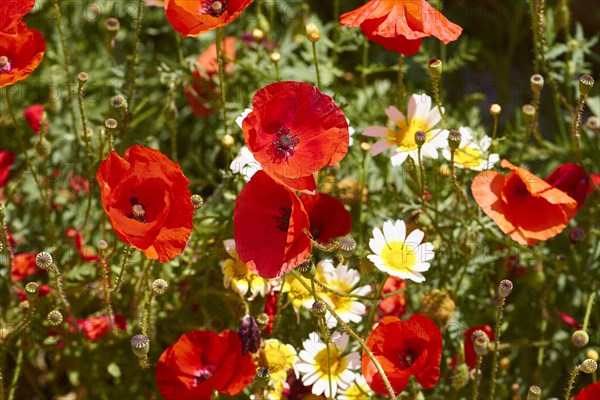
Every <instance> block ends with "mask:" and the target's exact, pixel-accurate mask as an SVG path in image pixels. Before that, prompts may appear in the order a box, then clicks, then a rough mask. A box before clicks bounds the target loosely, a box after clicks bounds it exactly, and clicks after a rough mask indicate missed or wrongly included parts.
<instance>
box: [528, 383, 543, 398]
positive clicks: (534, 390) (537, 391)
mask: <svg viewBox="0 0 600 400" xmlns="http://www.w3.org/2000/svg"><path fill="white" fill-rule="evenodd" d="M541 398H542V389H541V388H540V387H539V386H535V385H533V386H530V387H529V391H528V392H527V400H540V399H541Z"/></svg>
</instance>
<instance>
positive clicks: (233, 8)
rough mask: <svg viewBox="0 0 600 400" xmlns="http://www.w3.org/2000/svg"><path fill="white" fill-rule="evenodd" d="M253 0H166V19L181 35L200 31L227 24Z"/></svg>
mask: <svg viewBox="0 0 600 400" xmlns="http://www.w3.org/2000/svg"><path fill="white" fill-rule="evenodd" d="M252 1H253V0H196V1H190V0H166V1H165V12H166V15H167V20H168V21H169V23H170V24H171V25H172V26H173V28H174V29H175V30H176V31H177V32H180V33H181V36H183V37H186V36H198V35H199V34H201V33H204V32H208V31H210V30H212V29H216V28H220V27H222V26H225V25H228V24H229V23H231V22H232V21H233V20H234V19H236V18H237V17H238V15H240V14H241V13H242V11H244V9H246V7H248V6H249V5H250V4H251V3H252Z"/></svg>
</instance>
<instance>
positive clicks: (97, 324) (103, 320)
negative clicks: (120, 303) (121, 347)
mask: <svg viewBox="0 0 600 400" xmlns="http://www.w3.org/2000/svg"><path fill="white" fill-rule="evenodd" d="M112 317H113V324H114V328H115V329H119V330H121V331H124V332H127V321H126V320H125V317H123V316H121V315H113V316H112ZM75 323H76V324H77V326H79V328H80V329H81V331H82V332H83V334H84V335H85V337H86V338H87V339H88V340H91V341H95V340H98V339H100V338H102V337H103V336H104V335H106V334H107V333H108V332H109V331H110V322H109V320H108V315H100V316H95V317H89V318H86V319H78V320H77V321H75Z"/></svg>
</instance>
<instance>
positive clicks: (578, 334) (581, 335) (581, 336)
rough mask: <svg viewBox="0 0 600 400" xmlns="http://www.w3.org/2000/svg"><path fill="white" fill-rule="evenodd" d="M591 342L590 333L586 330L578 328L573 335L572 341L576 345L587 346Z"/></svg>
mask: <svg viewBox="0 0 600 400" xmlns="http://www.w3.org/2000/svg"><path fill="white" fill-rule="evenodd" d="M589 342H590V335H588V333H587V332H586V331H583V330H581V329H580V330H578V331H575V332H573V334H572V335H571V343H572V344H573V346H575V347H579V348H581V347H585V346H587V344H588V343H589Z"/></svg>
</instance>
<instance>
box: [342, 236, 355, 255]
mask: <svg viewBox="0 0 600 400" xmlns="http://www.w3.org/2000/svg"><path fill="white" fill-rule="evenodd" d="M339 246H340V254H341V255H342V257H350V256H351V255H352V254H354V250H356V240H354V239H352V238H351V237H349V236H346V237H344V238H341V239H340V240H339Z"/></svg>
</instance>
